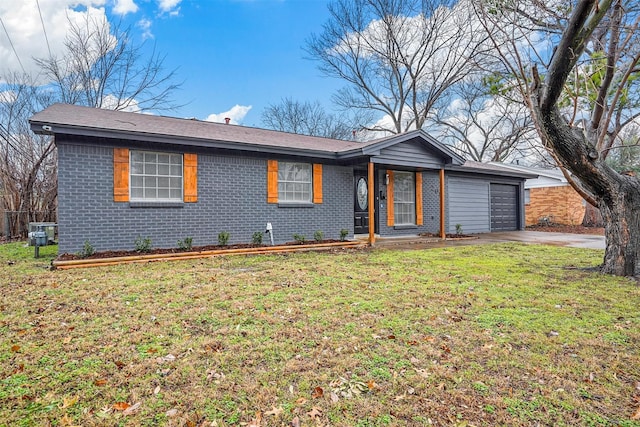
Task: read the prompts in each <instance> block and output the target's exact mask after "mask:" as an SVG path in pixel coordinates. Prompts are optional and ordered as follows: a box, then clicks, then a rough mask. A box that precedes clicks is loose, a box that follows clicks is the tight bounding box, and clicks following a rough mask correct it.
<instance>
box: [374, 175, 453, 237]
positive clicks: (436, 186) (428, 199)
mask: <svg viewBox="0 0 640 427" xmlns="http://www.w3.org/2000/svg"><path fill="white" fill-rule="evenodd" d="M386 173H387V170H386V169H380V170H379V171H378V174H377V177H376V178H377V180H378V185H379V187H380V190H381V191H382V194H384V195H385V196H386V194H387V187H386V185H385V175H386ZM421 173H422V212H423V215H424V218H423V225H421V226H417V227H415V228H408V229H407V228H404V227H403V228H402V229H399V230H396V229H395V228H394V227H389V226H387V202H388V200H381V201H380V206H379V209H380V212H379V213H380V215H379V221H380V227H379V228H380V235H381V236H402V235H408V234H414V235H415V234H420V233H439V231H440V175H439V172H438V171H433V172H431V171H427V172H421Z"/></svg>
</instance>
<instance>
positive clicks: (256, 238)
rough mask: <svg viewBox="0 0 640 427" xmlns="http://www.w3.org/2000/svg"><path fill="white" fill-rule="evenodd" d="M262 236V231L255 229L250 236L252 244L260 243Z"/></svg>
mask: <svg viewBox="0 0 640 427" xmlns="http://www.w3.org/2000/svg"><path fill="white" fill-rule="evenodd" d="M262 236H263V233H262V231H256V232H255V233H253V236H251V241H252V242H253V244H254V245H261V244H262Z"/></svg>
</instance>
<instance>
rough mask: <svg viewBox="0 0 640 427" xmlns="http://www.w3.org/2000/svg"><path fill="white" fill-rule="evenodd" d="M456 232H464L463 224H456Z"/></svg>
mask: <svg viewBox="0 0 640 427" xmlns="http://www.w3.org/2000/svg"><path fill="white" fill-rule="evenodd" d="M456 234H462V224H456Z"/></svg>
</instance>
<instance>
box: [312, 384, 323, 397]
mask: <svg viewBox="0 0 640 427" xmlns="http://www.w3.org/2000/svg"><path fill="white" fill-rule="evenodd" d="M322 396H324V390H323V389H322V387H316V388H314V389H313V392H312V393H311V397H312V398H314V399H318V398H320V397H322Z"/></svg>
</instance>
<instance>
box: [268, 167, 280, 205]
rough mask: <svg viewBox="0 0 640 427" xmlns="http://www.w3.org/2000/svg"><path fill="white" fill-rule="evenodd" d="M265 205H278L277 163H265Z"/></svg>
mask: <svg viewBox="0 0 640 427" xmlns="http://www.w3.org/2000/svg"><path fill="white" fill-rule="evenodd" d="M267 203H278V161H277V160H268V161H267Z"/></svg>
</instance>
